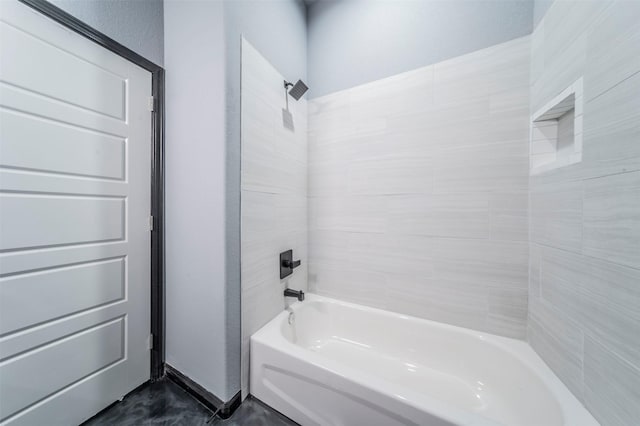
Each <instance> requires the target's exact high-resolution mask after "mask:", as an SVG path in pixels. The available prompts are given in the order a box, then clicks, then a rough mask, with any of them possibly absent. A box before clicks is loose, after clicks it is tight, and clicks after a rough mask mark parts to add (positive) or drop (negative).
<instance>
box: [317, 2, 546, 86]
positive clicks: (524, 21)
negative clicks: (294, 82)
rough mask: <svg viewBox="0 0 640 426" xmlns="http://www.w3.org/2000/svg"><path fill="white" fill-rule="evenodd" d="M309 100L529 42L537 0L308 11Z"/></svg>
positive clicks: (355, 5) (326, 5)
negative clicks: (524, 38) (490, 49)
mask: <svg viewBox="0 0 640 426" xmlns="http://www.w3.org/2000/svg"><path fill="white" fill-rule="evenodd" d="M307 18H308V26H309V27H308V55H309V59H308V69H309V83H310V84H309V86H310V88H311V89H310V97H311V98H313V97H317V96H321V95H324V94H327V93H331V92H335V91H338V90H342V89H346V88H349V87H353V86H356V85H359V84H363V83H366V82H370V81H374V80H378V79H380V78H384V77H388V76H391V75H395V74H398V73H400V72H403V71H408V70H412V69H415V68H419V67H422V66H425V65H429V64H433V63H436V62H440V61H442V60H444V59H448V58H452V57H455V56H459V55H462V54H465V53H469V52H473V51H475V50H478V49H481V48H484V47H488V46H492V45H494V44H498V43H501V42H504V41H507V40H511V39H514V38H516V37H520V36H523V35H526V34H530V33H531V30H532V23H533V1H532V0H510V1H450V0H447V1H444V0H443V1H415V0H398V1H388V0H386V1H385V0H366V1H365V0H339V1H337V0H326V1H325V0H323V1H317V2H315V3H313V4H312V5H311V6H310V7H309V11H308V17H307Z"/></svg>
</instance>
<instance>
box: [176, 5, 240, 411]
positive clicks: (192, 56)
mask: <svg viewBox="0 0 640 426" xmlns="http://www.w3.org/2000/svg"><path fill="white" fill-rule="evenodd" d="M164 19H165V67H166V339H167V340H166V361H167V363H168V364H170V365H172V366H173V367H175V368H177V369H178V370H180V371H181V372H182V373H184V374H186V375H187V376H189V377H190V378H191V379H193V380H195V381H196V382H197V383H199V384H200V385H202V386H204V387H205V388H206V389H207V390H209V391H211V392H212V393H213V394H215V395H216V396H217V397H218V398H220V399H221V400H223V401H227V400H229V399H230V398H231V397H233V395H234V394H235V393H236V392H237V391H238V390H239V386H238V379H237V378H236V381H235V383H234V382H233V381H232V379H229V377H230V375H232V374H234V373H235V374H236V375H237V376H239V369H238V368H234V366H235V365H236V362H235V361H236V360H237V359H238V358H239V339H240V335H239V330H235V329H233V328H232V327H229V326H228V324H227V309H228V305H227V300H226V297H227V282H226V274H225V152H226V148H225V147H226V139H225V131H224V123H225V69H224V67H225V63H224V55H225V43H224V28H223V5H222V3H221V2H218V1H189V0H170V1H166V2H165V17H164ZM234 333H235V334H234ZM234 351H235V352H234Z"/></svg>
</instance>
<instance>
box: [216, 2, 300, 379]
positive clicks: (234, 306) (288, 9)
mask: <svg viewBox="0 0 640 426" xmlns="http://www.w3.org/2000/svg"><path fill="white" fill-rule="evenodd" d="M305 19H306V8H305V6H304V4H303V3H302V2H301V1H300V0H261V1H243V0H235V1H226V2H224V22H225V42H226V55H225V69H226V83H225V84H226V120H225V123H224V124H225V130H226V169H225V179H226V199H225V203H226V225H225V226H226V255H227V257H226V286H227V293H226V304H225V306H226V309H227V314H226V325H227V329H228V330H232V332H233V335H234V336H237V337H234V339H233V340H230V342H233V343H232V344H231V345H232V346H233V348H230V349H232V350H233V352H234V353H237V354H238V355H237V357H235V358H233V360H234V362H233V364H232V365H230V368H229V369H228V372H227V373H228V383H230V384H231V383H233V385H234V386H237V389H240V317H241V313H240V290H241V287H240V78H241V76H240V60H241V50H240V47H241V39H242V36H244V38H245V39H246V40H248V41H249V42H250V43H251V44H252V45H253V46H254V47H255V48H256V49H257V50H258V51H259V52H260V53H261V54H262V55H263V56H264V57H265V58H266V59H267V60H268V61H269V62H271V64H272V65H273V66H274V67H275V68H276V69H277V70H278V71H279V72H280V73H282V74H283V75H284V76H285V78H288V79H291V80H294V79H298V78H303V79H304V78H306V75H307V72H306V68H307V55H306V48H307V38H306V21H305Z"/></svg>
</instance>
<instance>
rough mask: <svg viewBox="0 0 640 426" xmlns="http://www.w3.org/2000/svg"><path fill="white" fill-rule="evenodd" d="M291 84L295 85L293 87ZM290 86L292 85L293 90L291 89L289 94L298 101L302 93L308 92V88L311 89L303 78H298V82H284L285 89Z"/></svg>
mask: <svg viewBox="0 0 640 426" xmlns="http://www.w3.org/2000/svg"><path fill="white" fill-rule="evenodd" d="M291 86H293V87H291ZM289 87H291V90H289V94H290V95H291V97H292V98H293V99H295V100H296V101H299V100H300V98H301V97H302V95H304V94H305V93H306V92H307V90H309V88H308V87H307V85H306V84H304V82H303V81H302V80H298V82H297V83H296V84H293V83H289V82H288V81H285V82H284V88H285V89H289Z"/></svg>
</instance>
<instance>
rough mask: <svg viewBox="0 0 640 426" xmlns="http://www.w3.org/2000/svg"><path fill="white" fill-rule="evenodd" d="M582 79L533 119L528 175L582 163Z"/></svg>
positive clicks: (534, 115) (554, 99)
mask: <svg viewBox="0 0 640 426" xmlns="http://www.w3.org/2000/svg"><path fill="white" fill-rule="evenodd" d="M583 99H584V96H583V84H582V77H581V78H580V79H579V80H578V81H576V82H575V83H573V84H572V85H571V86H569V87H567V88H566V89H565V90H563V91H562V93H560V94H559V95H558V96H556V97H555V98H553V99H552V100H550V101H549V102H547V104H546V105H545V106H544V107H542V108H540V109H539V110H538V111H537V112H536V113H535V114H533V115H532V116H531V137H530V150H529V153H530V156H529V159H530V160H529V173H530V174H531V175H536V174H540V173H544V172H546V171H549V170H554V169H558V168H560V167H565V166H568V165H571V164H575V163H579V162H580V161H581V160H582V112H583Z"/></svg>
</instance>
